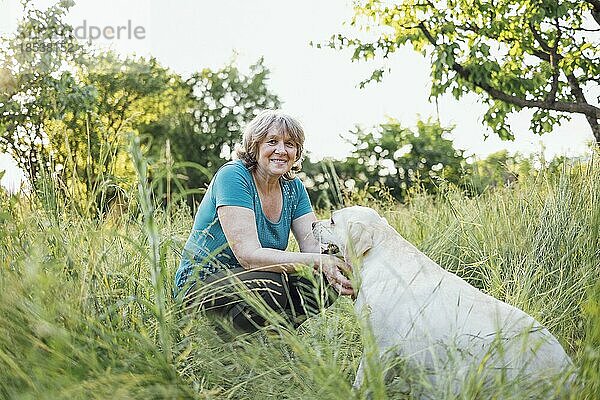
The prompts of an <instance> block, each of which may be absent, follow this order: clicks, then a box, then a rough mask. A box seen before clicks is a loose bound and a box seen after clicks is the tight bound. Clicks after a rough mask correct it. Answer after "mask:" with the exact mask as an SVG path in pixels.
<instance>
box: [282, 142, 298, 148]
mask: <svg viewBox="0 0 600 400" xmlns="http://www.w3.org/2000/svg"><path fill="white" fill-rule="evenodd" d="M285 145H286V146H287V147H296V145H295V144H294V143H292V142H287V143H286V144H285Z"/></svg>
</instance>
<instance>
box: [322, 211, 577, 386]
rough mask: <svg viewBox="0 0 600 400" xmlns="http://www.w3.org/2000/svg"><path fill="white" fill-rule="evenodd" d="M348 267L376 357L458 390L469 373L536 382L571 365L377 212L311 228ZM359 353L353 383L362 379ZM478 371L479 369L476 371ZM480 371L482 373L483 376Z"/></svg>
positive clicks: (343, 215)
mask: <svg viewBox="0 0 600 400" xmlns="http://www.w3.org/2000/svg"><path fill="white" fill-rule="evenodd" d="M313 234H314V235H315V237H316V238H317V239H318V240H319V241H320V242H321V243H322V244H324V245H330V246H331V245H334V246H337V247H338V248H339V250H340V251H341V252H342V254H343V255H344V257H345V259H346V261H347V262H348V263H349V264H351V265H352V266H353V268H354V273H355V275H358V276H356V278H357V279H356V280H357V281H358V285H359V287H358V298H357V300H356V302H355V311H356V313H357V315H359V317H360V316H361V315H365V312H366V316H367V318H368V323H369V325H370V327H371V329H372V334H373V336H374V339H375V342H376V344H377V347H378V352H379V357H380V358H382V357H384V356H389V355H400V356H402V358H404V359H405V360H407V362H409V363H410V364H409V365H413V366H418V367H420V368H421V371H425V375H426V377H427V379H428V380H429V381H430V382H431V383H432V384H433V385H434V387H435V385H436V384H437V385H446V386H445V387H447V385H448V384H450V385H451V386H452V387H453V388H454V389H453V391H456V390H460V387H461V385H462V382H463V379H464V378H465V377H466V376H467V374H469V372H473V371H479V372H478V374H479V375H478V376H479V377H482V378H483V379H494V375H493V374H497V373H498V371H501V373H502V374H503V376H504V377H505V378H507V379H517V378H523V377H524V378H525V379H526V380H528V381H529V382H536V381H538V380H539V379H544V378H545V377H550V376H554V375H556V374H559V373H561V372H562V371H563V370H565V369H566V368H568V367H569V366H571V360H570V359H569V357H568V356H567V354H566V353H565V351H564V350H563V348H562V347H561V345H560V344H559V342H558V341H557V340H556V338H555V337H554V336H552V334H551V333H550V332H549V331H548V330H547V329H546V328H544V327H543V326H541V324H540V323H538V322H537V321H536V320H535V319H534V318H533V317H531V316H529V315H527V314H526V313H525V312H523V311H521V310H519V309H517V308H515V307H513V306H511V305H509V304H506V303H504V302H502V301H500V300H497V299H495V298H493V297H491V296H488V295H487V294H485V293H483V292H481V291H479V290H478V289H476V288H475V287H473V286H471V285H470V284H468V283H467V282H465V281H464V280H463V279H461V278H459V277H458V276H456V275H455V274H452V273H450V272H448V271H446V270H444V269H443V268H441V267H440V266H439V265H438V264H436V263H435V262H434V261H432V260H431V259H430V258H428V257H427V256H426V255H425V254H423V253H422V252H420V251H419V250H418V249H417V248H416V247H414V246H413V245H412V244H410V243H409V242H407V241H406V240H404V238H402V236H400V234H398V232H396V231H395V230H394V228H392V227H391V226H390V225H389V224H388V223H387V221H386V220H385V219H384V218H381V217H380V216H379V215H378V214H377V212H376V211H374V210H372V209H370V208H366V207H358V206H355V207H349V208H345V209H342V210H338V211H335V212H333V214H332V218H331V220H329V221H318V222H316V223H315V224H314V229H313ZM365 362H366V358H365V355H364V354H363V357H362V360H361V363H360V365H359V368H358V370H357V373H356V380H355V381H354V386H355V387H358V386H360V385H361V384H362V381H363V379H364V373H365V372H364V368H365ZM482 371H483V372H482ZM482 374H488V375H487V378H486V377H485V376H483V375H482Z"/></svg>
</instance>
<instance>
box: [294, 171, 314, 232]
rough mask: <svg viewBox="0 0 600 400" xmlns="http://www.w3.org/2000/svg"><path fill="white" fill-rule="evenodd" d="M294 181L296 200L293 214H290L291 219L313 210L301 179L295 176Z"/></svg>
mask: <svg viewBox="0 0 600 400" xmlns="http://www.w3.org/2000/svg"><path fill="white" fill-rule="evenodd" d="M294 183H295V184H296V193H298V202H297V205H296V208H295V210H294V214H293V215H292V221H293V220H295V219H296V218H300V217H301V216H303V215H306V214H308V213H309V212H312V211H313V209H312V205H311V204H310V199H309V197H308V192H307V191H306V188H305V187H304V185H303V184H302V181H300V179H298V178H295V179H294Z"/></svg>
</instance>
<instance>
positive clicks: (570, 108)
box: [419, 22, 600, 119]
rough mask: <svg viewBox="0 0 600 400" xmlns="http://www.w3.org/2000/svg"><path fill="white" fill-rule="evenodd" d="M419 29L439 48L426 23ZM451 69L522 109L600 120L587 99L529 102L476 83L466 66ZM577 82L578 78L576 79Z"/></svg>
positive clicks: (491, 94) (456, 66)
mask: <svg viewBox="0 0 600 400" xmlns="http://www.w3.org/2000/svg"><path fill="white" fill-rule="evenodd" d="M419 28H420V29H421V32H423V35H425V37H426V38H427V40H428V41H429V42H430V43H431V44H432V45H433V46H437V42H436V40H435V38H434V37H433V36H432V34H431V32H429V30H428V29H427V27H426V26H425V23H424V22H421V23H420V24H419ZM547 56H548V57H550V55H549V54H547ZM449 67H450V68H451V69H452V70H453V71H455V72H456V73H457V74H458V75H459V76H460V77H461V78H463V79H464V80H465V81H467V82H470V83H471V84H473V85H475V86H476V87H478V88H480V89H482V90H484V91H485V92H487V93H488V94H489V95H490V96H491V97H492V98H494V99H497V100H501V101H504V102H505V103H509V104H514V105H516V106H518V107H522V108H542V109H548V110H553V111H561V112H568V113H578V114H585V115H586V116H591V117H595V118H596V119H599V118H600V108H598V107H595V106H593V105H591V104H588V103H587V102H586V101H585V98H584V102H583V103H579V102H578V103H570V102H566V101H552V102H550V101H548V100H528V99H525V98H522V97H518V96H515V95H511V94H508V93H505V92H503V91H502V90H499V89H496V88H494V87H493V86H491V85H490V84H489V83H487V82H474V81H473V80H472V79H471V76H470V74H469V71H468V70H467V69H466V68H465V67H464V66H462V65H461V64H459V63H457V62H456V61H454V62H453V63H452V64H450V65H449ZM573 78H575V77H573ZM575 80H576V78H575ZM577 87H579V86H577ZM573 94H574V95H575V93H573ZM576 98H577V97H576ZM578 101H579V100H578Z"/></svg>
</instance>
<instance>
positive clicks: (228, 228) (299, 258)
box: [217, 206, 353, 294]
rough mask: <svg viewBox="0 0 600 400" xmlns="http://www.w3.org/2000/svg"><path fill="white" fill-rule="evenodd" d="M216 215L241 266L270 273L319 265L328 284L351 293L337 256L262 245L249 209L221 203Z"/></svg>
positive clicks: (342, 292) (252, 213) (348, 281)
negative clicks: (328, 279)
mask: <svg viewBox="0 0 600 400" xmlns="http://www.w3.org/2000/svg"><path fill="white" fill-rule="evenodd" d="M217 214H218V216H219V222H220V223H221V228H222V229H223V233H224V234H225V238H226V239H227V243H228V244H229V246H230V247H231V250H232V251H233V254H234V255H235V257H236V258H237V259H238V261H239V262H240V264H241V265H242V267H244V268H246V269H260V270H262V271H272V272H295V271H296V266H297V265H309V266H312V267H315V268H317V267H322V268H323V269H324V271H325V273H326V275H327V276H328V278H330V283H331V284H333V285H334V286H336V289H337V290H338V291H339V292H340V293H341V294H352V293H353V291H352V289H351V288H352V284H351V282H350V280H349V279H348V278H346V277H345V276H344V275H343V274H342V273H341V272H340V271H339V269H341V268H343V266H341V265H340V264H341V262H340V260H338V259H337V258H336V257H334V256H330V255H327V254H319V251H318V250H317V251H316V252H314V253H297V252H289V251H283V250H277V249H269V248H263V247H262V246H261V244H260V241H259V240H258V232H257V231H256V220H255V216H254V212H253V211H252V210H250V209H248V208H244V207H237V206H221V207H219V208H218V209H217ZM313 217H314V215H313ZM298 219H300V218H298ZM309 225H310V223H309ZM317 247H318V243H317Z"/></svg>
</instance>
